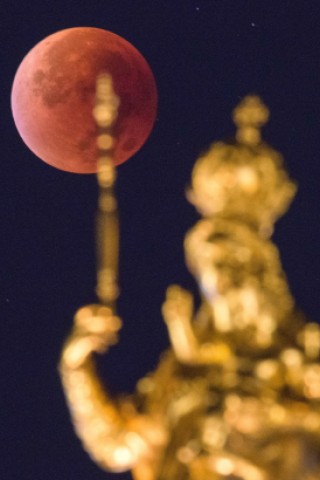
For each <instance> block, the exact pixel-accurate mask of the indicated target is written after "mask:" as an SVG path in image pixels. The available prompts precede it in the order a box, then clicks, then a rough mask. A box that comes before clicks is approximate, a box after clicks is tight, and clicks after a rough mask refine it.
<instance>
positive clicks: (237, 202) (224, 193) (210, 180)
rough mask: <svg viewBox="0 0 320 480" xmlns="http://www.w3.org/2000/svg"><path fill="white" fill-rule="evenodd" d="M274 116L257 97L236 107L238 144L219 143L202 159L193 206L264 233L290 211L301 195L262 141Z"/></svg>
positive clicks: (278, 157)
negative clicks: (266, 128) (263, 129)
mask: <svg viewBox="0 0 320 480" xmlns="http://www.w3.org/2000/svg"><path fill="white" fill-rule="evenodd" d="M268 118H269V111H268V109H267V107H266V106H265V105H264V104H263V103H262V101H261V100H260V98H259V97H257V96H247V97H245V98H244V99H243V100H242V102H241V103H240V104H239V105H238V106H237V107H236V108H235V110H234V112H233V120H234V122H235V124H236V125H237V127H238V128H237V132H236V136H235V140H234V141H233V142H230V143H223V142H218V143H214V144H213V145H212V146H211V147H210V148H209V150H208V151H207V152H206V153H204V154H203V155H202V156H200V158H199V159H198V160H197V162H196V164H195V166H194V169H193V173H192V186H191V190H190V192H189V199H190V201H191V202H192V203H193V204H194V205H195V206H196V208H197V209H198V210H199V211H200V212H201V213H202V214H203V215H204V216H206V217H211V216H216V215H219V216H222V217H224V218H230V219H231V218H232V219H234V220H235V219H237V218H238V219H239V220H240V221H242V222H243V221H244V222H246V223H248V224H250V225H251V226H253V227H254V228H257V229H258V230H260V231H261V232H262V233H265V234H269V233H270V232H272V229H273V224H274V222H275V220H276V219H277V218H278V217H279V216H280V215H282V214H283V213H284V212H285V211H286V210H287V208H288V206H289V204H290V202H291V200H292V198H293V196H294V194H295V191H296V187H295V184H294V183H293V182H292V181H291V180H290V179H289V178H288V176H287V173H286V171H285V169H284V167H283V159H282V157H281V155H280V154H279V153H278V152H276V151H275V150H273V149H272V148H271V147H270V146H268V145H267V144H266V143H264V142H263V141H262V140H261V131H260V129H261V127H262V126H263V125H264V124H265V123H266V122H267V120H268Z"/></svg>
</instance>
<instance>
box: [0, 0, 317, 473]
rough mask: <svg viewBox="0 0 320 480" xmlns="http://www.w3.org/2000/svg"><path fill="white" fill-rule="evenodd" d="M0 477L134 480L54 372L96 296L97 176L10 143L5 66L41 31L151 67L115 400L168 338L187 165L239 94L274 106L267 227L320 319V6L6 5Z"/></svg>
mask: <svg viewBox="0 0 320 480" xmlns="http://www.w3.org/2000/svg"><path fill="white" fill-rule="evenodd" d="M1 7H2V8H1V10H2V12H1V33H0V36H1V39H2V42H1V44H2V48H1V54H0V56H1V68H0V82H1V90H2V95H1V101H0V106H1V115H0V129H1V133H0V134H1V145H2V152H1V164H2V168H1V188H0V219H1V235H0V245H1V248H0V256H1V261H0V265H1V270H0V272H1V273H0V285H1V288H0V302H1V308H0V310H1V320H0V325H1V330H0V345H1V347H0V348H1V350H0V351H1V354H0V358H1V377H0V378H1V390H0V478H1V479H3V480H45V479H50V480H102V479H104V480H106V479H109V480H111V479H117V478H118V479H119V480H124V479H129V478H130V476H129V475H126V474H121V475H112V474H107V473H105V472H103V471H102V470H100V469H99V468H98V467H97V466H96V465H95V464H94V463H93V462H92V461H91V460H90V458H89V457H88V456H87V454H86V453H85V452H84V451H83V450H82V447H81V445H80V442H79V440H78V439H77V438H76V436H75V434H74V432H73V429H72V426H71V423H70V420H69V413H68V411H67V408H66V405H65V401H64V397H63V393H62V389H61V386H60V380H59V376H58V373H57V363H58V361H59V355H60V351H61V347H62V344H63V342H64V339H65V338H66V336H67V334H68V332H69V331H70V328H71V325H72V318H73V315H74V312H75V311H76V310H77V309H78V308H79V307H80V306H82V305H85V304H87V303H93V302H95V300H96V299H95V295H94V288H95V252H94V249H95V243H94V215H95V210H96V202H97V186H96V179H95V177H94V175H77V174H71V173H65V172H62V171H58V170H56V169H54V168H52V167H50V166H48V165H46V164H44V163H43V162H42V161H40V160H39V159H38V158H37V157H36V156H35V155H34V154H32V153H31V152H30V151H29V150H28V148H27V147H26V146H25V145H24V144H23V142H22V140H21V139H20V137H19V135H18V133H17V131H16V129H15V126H14V123H13V120H12V116H11V111H10V90H11V85H12V81H13V78H14V74H15V71H16V69H17V67H18V65H19V63H20V62H21V60H22V58H23V57H24V56H25V55H26V53H27V52H28V51H29V50H30V49H31V48H32V47H33V46H34V45H35V44H36V43H38V42H39V41H40V40H42V39H43V38H44V37H46V36H48V35H50V34H51V33H54V32H56V31H58V30H61V29H64V28H69V27H75V26H93V27H99V28H104V29H106V30H110V31H112V32H114V33H116V34H118V35H120V36H123V37H124V38H126V39H127V40H128V41H129V42H131V43H132V44H133V45H134V46H135V47H136V48H137V49H138V50H140V51H141V53H142V54H143V55H144V57H145V58H146V60H147V61H148V63H149V64H150V66H151V68H152V70H153V72H154V75H155V78H156V82H157V85H158V90H159V110H158V116H157V121H156V124H155V127H154V130H153V132H152V134H151V136H150V138H149V139H148V141H147V143H146V144H145V145H144V147H143V148H142V149H141V151H140V152H138V153H137V154H136V155H135V156H134V157H133V158H132V159H130V160H129V161H128V162H127V163H125V164H123V165H121V166H120V167H119V168H118V182H117V194H118V199H119V206H120V214H121V257H120V285H121V297H120V300H119V307H118V309H119V313H120V315H121V316H122V318H123V322H124V328H123V331H122V332H121V340H120V343H119V344H118V345H117V346H116V347H113V349H112V350H111V351H110V353H109V354H108V355H106V356H105V357H103V358H101V361H99V368H100V371H101V375H102V376H103V378H104V379H105V381H106V383H107V384H108V385H109V386H110V388H111V389H112V391H114V392H115V393H116V392H132V391H133V389H134V385H135V384H136V382H137V380H138V379H139V378H140V377H142V376H143V375H144V374H145V373H147V372H148V371H150V370H153V369H154V368H155V367H156V365H157V362H158V358H159V356H160V354H161V352H162V351H163V350H164V349H165V348H167V346H168V344H169V341H168V336H167V333H166V328H165V326H164V323H163V320H162V318H161V304H162V301H163V299H164V295H165V290H166V288H167V286H168V285H169V284H172V283H179V284H180V285H182V286H183V287H185V288H189V289H192V290H193V291H196V285H195V283H194V281H193V279H192V277H191V275H190V274H189V273H188V271H187V269H186V267H185V265H184V256H183V246H182V242H183V237H184V234H185V233H186V231H187V230H188V229H189V228H190V227H191V226H192V225H193V224H194V223H195V222H196V220H197V218H198V215H197V214H196V212H195V210H194V208H193V207H192V206H191V205H189V204H188V202H187V201H186V199H185V195H184V192H185V189H186V187H187V186H188V182H189V178H190V173H191V169H192V166H193V164H194V161H195V160H196V158H197V156H198V155H199V154H200V153H201V152H202V151H204V150H205V149H206V148H207V147H208V146H209V145H210V143H212V142H213V141H216V140H220V139H225V138H228V137H230V135H232V134H233V132H234V127H233V124H232V121H231V118H230V115H231V111H232V109H233V108H234V106H235V105H236V104H237V103H238V102H239V101H240V100H241V98H243V96H244V95H246V94H248V93H257V94H259V95H261V97H262V98H263V100H264V101H265V103H266V104H267V105H268V106H269V108H270V110H271V118H270V122H269V124H268V125H267V126H266V127H265V129H264V138H265V139H266V140H267V141H268V142H269V143H271V144H272V145H273V146H274V147H275V148H276V149H278V150H280V151H281V152H282V154H283V155H284V157H285V159H286V164H287V167H288V170H289V172H290V175H291V177H292V178H294V179H295V180H296V181H297V183H298V185H299V191H298V195H297V197H296V199H295V201H294V203H293V205H292V207H291V209H290V211H289V212H288V214H287V215H286V216H285V217H284V218H283V219H281V220H280V221H279V222H278V224H277V227H276V231H275V234H274V240H275V242H276V243H277V245H278V246H279V248H280V252H281V258H282V262H283V265H284V268H285V270H286V272H287V275H288V278H289V283H290V287H291V290H292V292H293V294H294V296H295V298H296V300H297V303H298V305H299V306H300V307H301V308H302V309H303V310H304V311H305V312H306V314H307V315H308V316H309V317H310V318H311V319H313V320H315V321H318V312H319V311H320V295H319V286H320V281H319V280H320V253H319V243H320V221H319V216H320V215H319V202H320V191H319V179H320V158H319V138H320V124H319V117H320V65H319V62H320V27H319V23H320V2H319V1H318V0H308V1H306V0H291V1H289V0H252V1H249V0H198V1H196V0H170V1H169V0H168V1H167V0H162V1H160V0H131V1H130V0H91V1H84V0H79V1H68V0H64V1H61V0H54V1H53V0H50V1H48V0H41V1H40V0H29V1H25V2H22V1H15V0H12V1H8V0H2V2H1Z"/></svg>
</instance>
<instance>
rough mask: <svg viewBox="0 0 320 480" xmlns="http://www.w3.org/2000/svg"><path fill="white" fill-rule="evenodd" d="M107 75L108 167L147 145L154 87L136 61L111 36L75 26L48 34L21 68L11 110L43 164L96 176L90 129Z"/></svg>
mask: <svg viewBox="0 0 320 480" xmlns="http://www.w3.org/2000/svg"><path fill="white" fill-rule="evenodd" d="M103 72H106V73H109V74H111V76H112V79H113V84H114V89H115V92H116V94H117V95H118V96H119V97H120V107H119V114H118V119H117V121H116V125H115V127H114V134H115V136H116V147H115V152H114V158H115V164H116V165H118V164H120V163H123V162H124V161H125V160H127V159H128V158H129V157H131V156H132V155H133V154H134V153H135V152H136V151H137V150H138V149H139V148H140V147H141V146H142V145H143V143H144V142H145V141H146V139H147V138H148V136H149V134H150V132H151V129H152V127H153V124H154V121H155V116H156V110H157V88H156V84H155V80H154V77H153V74H152V71H151V69H150V67H149V65H148V63H147V62H146V60H145V59H144V58H143V56H142V55H141V54H140V53H139V52H138V50H136V48H135V47H133V46H132V45H131V44H130V43H129V42H127V41H126V40H124V39H123V38H122V37H119V36H118V35H115V34H114V33H111V32H108V31H106V30H102V29H99V28H91V27H77V28H70V29H66V30H61V31H59V32H56V33H54V34H53V35H50V36H49V37H47V38H45V39H44V40H42V41H41V42H40V43H38V44H37V45H36V46H35V47H34V48H33V49H32V50H30V52H29V53H28V54H27V55H26V57H25V58H24V59H23V61H22V63H21V64H20V66H19V68H18V70H17V73H16V76H15V79H14V82H13V87H12V96H11V104H12V112H13V117H14V121H15V124H16V127H17V129H18V131H19V133H20V135H21V137H22V139H23V140H24V142H25V143H26V145H27V146H28V147H29V148H30V150H32V151H33V152H34V153H35V154H36V155H37V156H38V157H40V158H41V159H42V160H43V161H44V162H46V163H48V164H50V165H52V166H54V167H56V168H59V169H61V170H66V171H69V172H75V173H95V172H96V170H97V166H96V160H97V159H96V143H95V142H96V125H95V122H94V120H93V116H92V108H93V105H94V98H95V87H96V79H97V76H98V75H99V74H101V73H103Z"/></svg>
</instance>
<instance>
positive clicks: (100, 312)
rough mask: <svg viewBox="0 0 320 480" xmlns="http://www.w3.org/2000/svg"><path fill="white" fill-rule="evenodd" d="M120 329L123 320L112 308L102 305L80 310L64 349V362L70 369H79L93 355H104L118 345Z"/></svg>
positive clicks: (89, 306)
mask: <svg viewBox="0 0 320 480" xmlns="http://www.w3.org/2000/svg"><path fill="white" fill-rule="evenodd" d="M120 328H121V320H120V319H119V317H117V316H116V315H114V314H113V312H112V310H111V309H110V308H108V307H105V306H102V305H87V306H85V307H82V308H80V309H79V310H78V311H77V313H76V315H75V318H74V327H73V330H72V333H71V335H70V337H69V338H68V340H67V343H66V346H65V348H64V354H63V357H64V360H65V361H66V362H67V363H68V364H69V366H70V367H71V366H72V367H73V368H77V367H78V366H80V365H81V364H82V363H83V362H84V361H85V360H86V359H87V358H88V357H89V355H90V354H91V353H93V352H98V353H102V352H104V351H105V350H106V349H107V348H108V347H109V346H110V345H113V344H114V343H116V341H117V333H118V331H119V329H120Z"/></svg>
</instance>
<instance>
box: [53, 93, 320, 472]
mask: <svg viewBox="0 0 320 480" xmlns="http://www.w3.org/2000/svg"><path fill="white" fill-rule="evenodd" d="M106 108H107V107H106ZM268 116H269V112H268V110H267V108H266V107H265V106H264V105H263V104H262V102H261V101H260V99H259V98H258V97H255V96H251V97H246V98H245V99H244V100H243V101H242V102H241V104H240V105H239V106H238V107H237V108H236V109H235V111H234V117H233V118H234V121H235V123H236V125H237V133H236V137H235V140H234V142H232V143H228V144H225V143H222V142H220V143H215V144H213V145H212V146H211V148H210V149H209V151H208V152H207V153H205V154H204V155H202V156H201V157H200V158H199V159H198V160H197V162H196V164H195V167H194V170H193V174H192V184H191V188H190V191H189V192H188V198H189V200H190V201H191V202H192V203H193V204H194V205H195V207H196V208H197V210H198V211H199V212H200V214H201V215H202V219H201V220H200V221H199V222H198V223H197V224H196V225H195V226H194V227H193V228H192V229H191V230H190V231H189V232H188V233H187V235H186V238H185V244H184V245H185V253H186V263H187V266H188V268H189V270H190V271H191V273H192V274H193V275H194V277H195V279H196V281H197V283H198V286H199V291H200V295H201V299H202V302H201V305H200V307H199V308H198V310H197V311H196V310H195V308H194V305H193V298H192V295H191V293H190V292H188V291H185V290H184V289H182V288H181V287H179V286H177V285H174V286H171V287H169V288H168V291H167V296H166V299H165V302H164V304H163V307H162V312H163V317H164V320H165V322H166V324H167V327H168V331H169V336H170V340H171V348H170V349H169V350H168V351H167V352H165V353H164V354H163V356H162V358H161V359H160V362H159V366H158V368H157V370H156V371H155V372H153V373H151V374H150V375H148V376H146V377H145V378H143V379H141V380H140V381H139V382H138V385H137V391H136V394H135V396H134V397H130V399H123V400H121V401H120V400H119V399H114V398H111V397H110V396H109V395H108V392H107V391H106V389H105V387H103V386H102V385H101V383H100V381H99V379H98V377H97V374H96V372H95V369H94V365H93V360H92V353H93V352H98V353H103V352H106V351H107V350H108V348H109V346H111V345H112V344H114V343H115V342H116V340H117V333H118V330H119V329H120V326H121V322H120V319H119V318H118V317H117V315H116V313H115V310H114V300H115V297H116V295H115V293H112V292H115V291H116V284H115V280H113V281H112V280H110V278H111V279H112V278H113V279H115V278H116V261H115V260H114V259H115V258H117V242H116V241H115V242H113V243H112V242H111V243H110V242H109V243H107V242H106V241H102V242H101V245H102V247H101V248H102V250H103V249H104V248H106V245H108V246H109V247H108V248H109V252H108V255H107V256H106V257H104V255H103V252H102V255H101V257H100V258H102V262H103V261H105V262H107V266H108V268H109V273H110V275H109V277H110V278H109V280H108V282H109V283H108V282H107V286H108V285H109V287H110V285H111V287H113V289H112V288H111V290H110V288H109V290H108V288H105V287H104V284H103V283H102V287H103V288H105V290H103V288H102V287H101V288H102V290H101V288H100V290H99V288H98V292H99V291H106V292H107V294H105V295H101V296H100V301H101V304H100V305H89V306H87V307H83V308H82V309H80V310H79V311H78V312H77V314H76V316H75V321H74V326H73V330H72V332H71V335H70V336H69V338H68V340H67V342H66V345H65V348H64V350H63V353H62V358H61V363H60V372H61V377H62V382H63V386H64V390H65V394H66V398H67V402H68V404H69V407H70V411H71V415H72V420H73V423H74V426H75V430H76V432H77V434H78V435H79V437H80V438H81V440H82V443H83V446H84V448H85V449H86V450H87V451H88V453H89V455H91V457H92V458H93V460H94V461H96V462H97V463H98V464H99V465H100V466H101V467H102V468H105V469H106V470H110V471H114V472H118V471H123V470H127V469H131V470H132V473H133V477H134V478H135V479H137V480H273V479H274V478H281V480H318V479H319V478H320V408H319V401H320V365H319V352H320V331H319V327H318V325H317V324H315V323H305V322H304V318H303V316H302V314H300V313H299V312H298V311H297V309H296V308H295V305H294V300H293V298H292V296H291V294H290V291H289V288H288V285H287V281H286V277H285V274H284V272H283V271H282V267H281V263H280V258H279V253H278V250H277V248H276V246H275V245H274V244H273V243H272V241H271V239H270V237H271V234H272V231H273V227H274V223H275V221H276V219H277V218H278V217H279V216H280V215H282V214H283V213H284V212H285V211H286V209H287V208H288V206H289V204H290V201H291V199H292V198H293V196H294V193H295V190H296V188H295V185H294V184H293V182H291V180H290V179H289V178H288V176H287V174H286V171H285V169H284V166H283V161H282V158H281V156H280V155H279V154H278V153H277V152H275V151H274V150H273V149H272V148H270V147H269V146H268V145H266V144H265V143H264V142H263V141H262V140H261V133H260V129H261V127H262V125H263V124H264V123H265V122H266V121H267V119H268ZM102 143H103V142H102ZM111 143H112V142H111ZM103 145H104V149H102V150H103V155H102V156H105V155H106V154H107V156H108V155H109V156H110V155H111V153H112V150H111V148H109V144H108V143H104V144H103ZM102 163H103V162H102ZM108 165H109V167H110V164H108ZM109 167H108V168H109ZM98 177H99V174H98ZM111 178H113V176H112V175H111ZM112 185H113V182H111V183H110V182H109V184H108V188H109V194H111V193H112ZM110 189H111V190H110ZM102 194H103V191H101V195H102ZM111 196H112V197H113V194H112V195H111ZM113 212H115V210H113ZM113 215H115V214H113ZM101 228H102V230H101V229H100V237H99V238H101V232H102V238H105V237H106V238H107V237H108V236H109V235H114V227H112V226H111V227H110V222H109V223H107V226H103V227H101ZM104 236H105V237H104ZM110 255H111V256H110ZM104 258H107V260H104ZM110 258H111V260H110ZM108 259H109V260H108ZM112 259H113V260H112ZM108 262H109V263H108ZM99 266H100V267H101V264H99V263H98V271H99ZM101 268H102V267H101ZM98 278H99V276H98ZM98 286H99V280H98ZM108 292H111V293H108ZM132 398H133V399H132Z"/></svg>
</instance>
